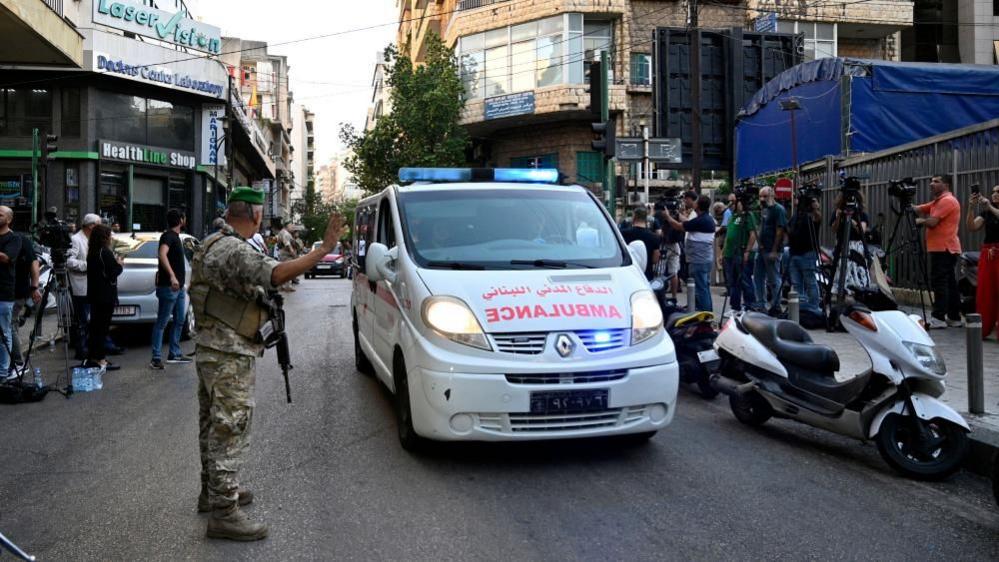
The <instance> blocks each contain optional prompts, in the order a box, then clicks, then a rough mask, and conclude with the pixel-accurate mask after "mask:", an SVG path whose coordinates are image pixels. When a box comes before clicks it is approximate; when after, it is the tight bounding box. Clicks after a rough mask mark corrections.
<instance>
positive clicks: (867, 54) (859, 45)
mask: <svg viewBox="0 0 999 562" xmlns="http://www.w3.org/2000/svg"><path fill="white" fill-rule="evenodd" d="M836 54H837V55H839V56H841V57H853V58H858V59H884V58H885V49H884V40H882V39H855V38H852V37H840V38H839V41H837V42H836Z"/></svg>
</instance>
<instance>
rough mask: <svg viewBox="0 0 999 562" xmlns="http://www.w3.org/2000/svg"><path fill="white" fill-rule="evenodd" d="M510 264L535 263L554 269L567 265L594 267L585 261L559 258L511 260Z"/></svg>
mask: <svg viewBox="0 0 999 562" xmlns="http://www.w3.org/2000/svg"><path fill="white" fill-rule="evenodd" d="M510 265H533V266H534V267H550V268H552V269H565V268H567V267H580V268H583V269H593V266H592V265H586V264H585V263H573V262H568V261H559V260H510Z"/></svg>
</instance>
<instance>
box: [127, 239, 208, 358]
mask: <svg viewBox="0 0 999 562" xmlns="http://www.w3.org/2000/svg"><path fill="white" fill-rule="evenodd" d="M160 234H161V233H159V232H136V233H134V234H116V235H115V241H114V250H115V252H117V253H119V254H121V255H123V256H125V269H124V271H122V274H121V276H120V277H118V306H116V307H115V309H114V316H113V317H112V318H111V324H112V325H122V324H154V323H155V322H156V315H157V313H158V312H159V306H160V305H159V300H158V299H157V298H156V271H157V270H158V269H159V257H158V256H159V246H160V242H159V241H160ZM180 239H181V242H182V243H183V245H184V255H185V259H184V269H185V270H186V272H187V273H186V275H185V276H184V289H187V288H188V287H189V286H190V284H191V257H192V256H193V255H194V250H195V249H196V248H197V247H198V244H199V241H198V239H197V238H195V237H193V236H191V235H189V234H183V233H182V234H181V235H180ZM192 335H194V314H193V313H192V309H191V299H190V297H188V299H187V313H186V314H185V316H184V332H183V336H182V337H183V339H185V340H186V339H189V338H190V337H191V336H192Z"/></svg>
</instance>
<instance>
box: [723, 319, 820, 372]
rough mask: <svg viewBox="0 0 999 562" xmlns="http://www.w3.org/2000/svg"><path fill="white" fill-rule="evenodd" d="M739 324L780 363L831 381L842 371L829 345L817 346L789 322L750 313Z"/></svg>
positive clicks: (797, 326) (804, 332) (803, 331)
mask: <svg viewBox="0 0 999 562" xmlns="http://www.w3.org/2000/svg"><path fill="white" fill-rule="evenodd" d="M740 324H741V325H742V327H743V328H745V330H746V331H747V332H749V333H750V334H751V335H752V336H753V337H755V338H756V339H757V340H759V341H760V343H762V344H763V345H764V346H765V347H766V348H767V349H769V350H770V351H772V352H773V354H774V355H776V356H777V359H779V360H780V361H781V362H784V363H790V364H792V365H796V366H798V367H802V368H804V369H806V370H808V371H812V372H815V373H820V374H823V375H825V376H828V377H832V375H833V373H835V372H836V371H838V370H839V356H838V355H836V352H835V351H833V349H832V348H831V347H829V346H826V345H821V344H817V343H815V342H813V341H812V337H811V336H810V335H808V332H807V331H805V329H804V328H802V327H801V326H799V325H798V324H795V323H794V322H790V321H788V320H778V319H776V318H771V317H769V316H767V315H765V314H760V313H757V312H747V313H746V314H743V315H742V319H741V320H740Z"/></svg>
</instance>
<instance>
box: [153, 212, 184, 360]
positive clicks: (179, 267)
mask: <svg viewBox="0 0 999 562" xmlns="http://www.w3.org/2000/svg"><path fill="white" fill-rule="evenodd" d="M186 225H187V217H186V216H185V215H184V213H183V211H178V210H177V209H170V211H168V212H167V226H169V227H170V228H168V229H167V231H166V232H164V233H163V235H162V236H160V243H159V251H158V252H157V255H158V256H159V260H158V261H159V270H158V271H157V272H156V298H157V300H159V304H160V306H159V311H158V313H157V315H156V325H155V326H153V343H152V351H153V360H152V362H150V363H149V367H150V368H151V369H156V370H162V369H163V361H162V355H161V353H162V349H163V331H164V330H165V329H166V325H167V322H169V321H170V318H171V317H173V329H172V330H170V354H169V355H168V356H167V360H166V362H167V363H190V362H191V359H189V358H187V357H184V354H183V352H181V350H180V336H181V333H182V332H183V330H184V313H185V312H187V294H186V291H185V290H184V282H185V281H186V276H187V271H186V269H185V257H184V244H183V243H182V242H181V240H180V231H181V230H183V228H184V226H186Z"/></svg>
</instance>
